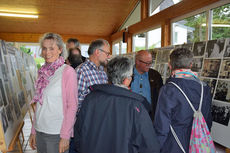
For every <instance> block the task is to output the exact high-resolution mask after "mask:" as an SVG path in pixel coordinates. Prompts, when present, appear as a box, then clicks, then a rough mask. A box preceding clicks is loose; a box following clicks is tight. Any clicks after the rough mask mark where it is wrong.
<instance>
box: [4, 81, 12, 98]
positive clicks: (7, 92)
mask: <svg viewBox="0 0 230 153" xmlns="http://www.w3.org/2000/svg"><path fill="white" fill-rule="evenodd" d="M5 89H6V96H7V99H8V102H9V101H12V95H11V93H12V91H11V89H10V88H9V85H8V83H5Z"/></svg>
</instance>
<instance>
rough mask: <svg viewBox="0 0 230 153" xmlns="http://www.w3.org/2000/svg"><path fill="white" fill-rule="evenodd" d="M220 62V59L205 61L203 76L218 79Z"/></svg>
mask: <svg viewBox="0 0 230 153" xmlns="http://www.w3.org/2000/svg"><path fill="white" fill-rule="evenodd" d="M220 62H221V60H220V59H205V60H204V66H203V71H202V73H201V76H204V77H213V78H217V76H218V72H219V68H220Z"/></svg>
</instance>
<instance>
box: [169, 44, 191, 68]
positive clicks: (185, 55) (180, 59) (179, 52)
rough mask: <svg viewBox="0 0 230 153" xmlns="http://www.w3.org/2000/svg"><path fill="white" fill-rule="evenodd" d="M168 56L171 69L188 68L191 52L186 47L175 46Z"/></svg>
mask: <svg viewBox="0 0 230 153" xmlns="http://www.w3.org/2000/svg"><path fill="white" fill-rule="evenodd" d="M169 57H170V64H171V66H172V70H175V69H181V68H184V69H188V68H190V66H191V64H192V60H193V53H192V52H191V51H190V50H189V49H187V48H176V49H174V50H173V51H172V52H171V54H170V56H169Z"/></svg>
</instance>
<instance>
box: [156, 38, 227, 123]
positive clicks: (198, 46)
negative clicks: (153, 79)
mask: <svg viewBox="0 0 230 153" xmlns="http://www.w3.org/2000/svg"><path fill="white" fill-rule="evenodd" d="M178 47H183V48H188V49H190V50H191V51H193V54H194V59H193V65H192V71H194V72H197V73H198V76H199V78H200V79H201V80H202V81H204V82H206V83H207V84H208V85H209V86H210V87H211V93H212V98H213V103H212V114H213V116H215V117H214V121H215V122H217V123H219V124H221V125H224V126H230V123H229V117H230V38H226V39H217V40H210V41H203V42H195V43H188V44H183V45H176V46H170V47H163V48H158V49H154V50H157V57H156V66H155V67H154V69H156V70H157V71H158V72H159V73H160V74H161V75H162V78H163V80H164V83H165V80H167V78H168V77H169V76H170V71H169V68H168V60H169V54H170V51H171V50H172V49H174V48H178ZM228 112H229V113H228ZM221 114H222V115H221Z"/></svg>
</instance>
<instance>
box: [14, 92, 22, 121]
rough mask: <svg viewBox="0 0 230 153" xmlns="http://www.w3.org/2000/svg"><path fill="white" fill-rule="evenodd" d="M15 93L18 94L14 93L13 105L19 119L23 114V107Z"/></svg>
mask: <svg viewBox="0 0 230 153" xmlns="http://www.w3.org/2000/svg"><path fill="white" fill-rule="evenodd" d="M15 95H16V94H14V96H13V106H14V111H15V115H16V117H17V119H19V118H20V116H21V109H20V107H19V104H18V100H17V97H16V96H15Z"/></svg>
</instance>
